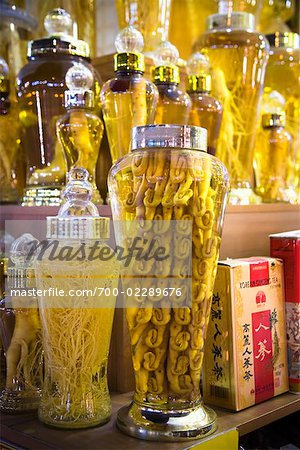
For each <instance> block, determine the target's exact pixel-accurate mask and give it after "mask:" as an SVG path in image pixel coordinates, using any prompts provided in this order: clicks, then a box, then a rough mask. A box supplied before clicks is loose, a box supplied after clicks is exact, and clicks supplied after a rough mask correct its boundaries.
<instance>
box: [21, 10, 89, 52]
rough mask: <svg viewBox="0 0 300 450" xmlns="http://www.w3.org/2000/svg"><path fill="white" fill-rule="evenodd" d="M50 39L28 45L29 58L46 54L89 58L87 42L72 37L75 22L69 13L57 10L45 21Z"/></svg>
mask: <svg viewBox="0 0 300 450" xmlns="http://www.w3.org/2000/svg"><path fill="white" fill-rule="evenodd" d="M44 26H45V29H46V30H47V32H48V34H49V37H45V38H43V39H36V40H34V41H31V42H29V43H28V51H27V56H28V58H30V57H31V56H35V55H42V54H45V53H63V54H67V55H74V56H81V57H83V58H88V57H89V54H90V49H89V45H88V44H87V42H85V41H82V40H79V39H75V38H74V37H73V36H72V31H73V22H72V19H71V16H70V14H69V13H67V11H65V10H64V9H61V8H56V9H54V10H53V11H50V12H49V13H48V14H47V16H46V17H45V20H44Z"/></svg>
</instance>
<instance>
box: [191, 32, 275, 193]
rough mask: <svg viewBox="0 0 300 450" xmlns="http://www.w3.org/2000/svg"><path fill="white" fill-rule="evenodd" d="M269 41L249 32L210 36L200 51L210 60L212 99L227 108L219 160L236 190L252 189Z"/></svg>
mask: <svg viewBox="0 0 300 450" xmlns="http://www.w3.org/2000/svg"><path fill="white" fill-rule="evenodd" d="M266 45H267V44H266V41H265V40H264V39H263V37H262V36H261V35H259V34H258V33H255V32H248V31H246V30H231V31H230V33H227V32H225V31H222V30H220V31H216V32H207V33H205V34H203V35H202V37H201V38H200V39H199V41H198V42H197V49H198V50H199V51H201V52H203V53H204V54H206V55H207V56H208V58H209V61H210V63H211V66H212V71H213V83H212V96H213V97H215V98H217V99H218V100H220V102H221V104H222V106H223V121H222V127H221V132H220V137H219V142H218V147H217V153H216V156H217V157H218V158H219V159H220V160H221V161H222V162H223V163H224V164H225V166H226V167H227V169H228V171H229V175H230V179H231V186H232V187H233V188H250V187H251V184H252V179H253V169H252V162H253V150H254V140H255V132H256V124H257V119H258V106H259V100H260V97H261V94H262V89H263V81H264V73H265V66H266V62H267V52H266Z"/></svg>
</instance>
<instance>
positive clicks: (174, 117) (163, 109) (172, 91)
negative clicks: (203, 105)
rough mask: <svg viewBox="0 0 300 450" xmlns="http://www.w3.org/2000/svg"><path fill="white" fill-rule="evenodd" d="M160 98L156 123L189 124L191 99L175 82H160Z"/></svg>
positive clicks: (158, 86) (156, 112)
mask: <svg viewBox="0 0 300 450" xmlns="http://www.w3.org/2000/svg"><path fill="white" fill-rule="evenodd" d="M157 88H158V91H159V100H158V104H157V107H156V111H155V121H154V122H155V123H157V124H162V123H169V124H174V125H176V124H177V125H187V124H188V120H189V113H190V110H191V106H192V104H191V99H190V97H189V95H188V94H187V93H186V92H183V91H181V90H180V89H179V88H178V86H177V85H175V84H158V85H157Z"/></svg>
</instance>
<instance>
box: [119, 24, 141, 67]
mask: <svg viewBox="0 0 300 450" xmlns="http://www.w3.org/2000/svg"><path fill="white" fill-rule="evenodd" d="M115 47H116V50H117V52H118V53H116V54H115V55H114V71H115V72H118V71H133V72H145V59H144V55H143V54H142V53H141V51H142V50H143V47H144V38H143V35H142V33H140V32H139V31H138V30H137V29H135V28H134V27H133V26H129V27H126V28H124V29H123V30H121V31H120V33H118V35H117V37H116V40H115Z"/></svg>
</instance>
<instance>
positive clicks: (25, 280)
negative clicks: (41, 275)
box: [7, 233, 38, 289]
mask: <svg viewBox="0 0 300 450" xmlns="http://www.w3.org/2000/svg"><path fill="white" fill-rule="evenodd" d="M37 244H38V240H37V239H35V238H34V237H33V236H32V235H31V234H30V233H25V234H23V235H22V236H20V237H19V238H18V239H16V240H15V241H14V242H13V243H12V245H11V248H10V259H11V261H12V262H13V263H14V266H13V267H8V269H7V282H8V287H9V288H10V289H16V288H26V287H33V286H34V284H35V281H34V269H33V264H34V261H35V257H36V245H37Z"/></svg>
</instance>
